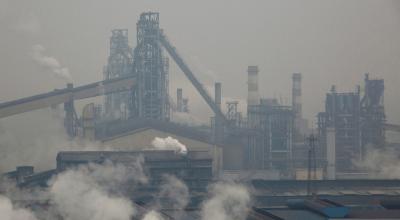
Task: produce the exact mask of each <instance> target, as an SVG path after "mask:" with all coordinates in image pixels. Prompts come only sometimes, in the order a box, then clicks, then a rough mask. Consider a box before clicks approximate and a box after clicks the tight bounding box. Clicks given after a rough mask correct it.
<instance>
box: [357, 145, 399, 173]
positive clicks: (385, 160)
mask: <svg viewBox="0 0 400 220" xmlns="http://www.w3.org/2000/svg"><path fill="white" fill-rule="evenodd" d="M399 158H400V154H399V152H398V151H396V150H395V149H380V150H378V149H372V148H370V149H368V150H367V153H366V155H365V157H364V160H363V161H362V162H357V161H355V162H354V164H355V165H356V166H358V167H360V168H364V169H366V170H367V171H368V174H369V175H370V177H373V178H385V179H400V160H399Z"/></svg>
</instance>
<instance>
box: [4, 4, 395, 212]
mask: <svg viewBox="0 0 400 220" xmlns="http://www.w3.org/2000/svg"><path fill="white" fill-rule="evenodd" d="M136 30H137V31H136V33H134V34H135V35H136V39H137V40H136V45H130V44H129V39H130V38H131V37H132V36H131V35H132V33H128V29H113V30H111V32H110V35H111V37H110V39H109V41H108V45H109V55H108V58H107V63H106V65H105V66H104V68H103V73H102V74H103V79H104V80H103V81H100V82H94V83H91V84H87V85H79V86H76V85H74V84H72V83H68V84H67V85H66V87H65V88H61V89H59V88H55V90H53V91H50V92H48V93H44V94H38V95H34V96H30V97H25V98H21V99H17V100H13V101H7V102H3V103H0V118H5V117H9V116H13V115H17V114H22V113H25V112H30V111H34V110H38V109H44V108H51V109H53V110H54V109H57V108H60V107H62V108H63V110H64V113H65V114H64V127H65V131H66V133H67V134H68V137H69V138H70V140H76V139H79V140H84V141H85V143H91V142H92V143H96V144H97V145H98V146H97V149H95V150H84V148H82V150H74V151H61V152H58V154H57V156H56V161H57V163H56V164H54V168H53V169H50V170H46V171H38V172H36V171H35V167H33V166H31V164H21V166H18V167H16V168H15V170H10V171H9V172H6V173H4V174H2V177H3V179H4V181H3V182H4V183H7V184H15V186H16V188H17V189H18V190H19V191H22V192H29V194H31V195H33V196H31V197H29V198H28V199H27V198H25V197H21V196H20V195H19V196H18V197H15V198H11V200H12V202H13V204H18V206H19V207H24V208H26V209H29V210H32V211H33V213H35V215H36V217H37V218H38V219H73V218H68V217H66V215H65V213H63V212H60V213H57V214H54V213H53V214H54V215H53V216H52V217H51V218H49V217H48V216H50V215H49V214H48V213H47V211H49V210H52V209H53V208H55V209H56V208H57V207H58V206H59V205H58V206H57V205H55V203H54V202H52V198H53V197H52V196H49V195H48V193H43V192H47V191H48V190H49V191H50V194H51V193H53V192H54V191H53V190H55V185H57V184H56V183H57V181H59V180H62V177H64V176H65V175H66V174H68V172H70V173H69V174H71V172H78V171H79V172H81V171H82V170H84V172H86V174H87V173H96V172H97V170H98V167H103V168H104V167H106V168H107V169H111V168H110V166H111V167H114V168H112V170H114V169H115V167H117V168H118V169H117V170H119V171H121V170H122V168H121V167H123V168H124V169H127V170H128V172H127V173H130V174H132V173H134V175H133V176H132V177H130V175H128V174H125V175H123V176H125V177H129V178H128V180H127V182H124V183H123V184H121V185H118V184H119V183H120V182H118V183H116V182H114V181H119V180H120V179H118V177H112V178H111V179H112V181H113V184H114V187H115V186H118V189H119V190H118V192H117V193H115V194H116V195H124V198H127V199H128V200H129V201H130V202H131V203H132V204H133V207H134V208H133V209H134V210H136V211H135V213H136V214H132V216H131V219H150V218H146V215H147V214H149V213H152V212H151V211H152V210H156V212H154V213H156V214H155V215H157V218H154V219H207V218H206V217H204V213H203V211H204V210H203V209H205V208H207V205H205V204H207V203H205V201H207V199H208V198H209V197H210V188H212V186H215V185H218V184H219V183H220V182H223V183H225V184H227V185H228V186H232V185H240V186H243V187H244V188H246V189H247V190H248V194H249V195H248V197H249V198H248V199H249V200H250V199H251V202H248V203H246V204H247V205H245V209H244V210H243V211H241V214H240V215H236V216H235V217H232V219H400V180H397V179H385V178H384V177H378V176H376V175H375V174H376V173H375V172H374V171H373V170H370V169H369V168H368V167H365V166H363V165H362V164H363V161H365V160H366V159H367V154H368V152H370V151H374V150H376V151H380V150H385V149H397V148H398V147H400V143H399V144H397V143H389V142H388V141H387V139H386V132H387V131H391V132H400V125H396V124H394V123H391V122H389V121H387V120H386V116H385V103H384V92H385V84H384V79H381V78H374V76H379V75H378V74H376V75H375V74H368V73H366V74H365V75H362V74H363V73H361V74H360V80H359V82H360V84H359V85H355V90H354V91H338V89H337V87H336V86H335V85H332V87H331V88H327V89H326V98H325V102H324V106H325V108H324V109H321V110H320V112H319V113H318V114H317V115H315V122H314V121H309V120H307V119H306V118H305V117H304V115H303V105H302V100H303V92H302V83H303V82H304V81H306V80H308V79H307V78H306V77H304V76H303V75H302V73H299V72H295V73H288V77H287V81H288V82H291V85H292V91H291V103H289V104H288V103H287V102H282V100H279V99H278V98H274V97H263V96H262V94H261V92H260V91H259V89H260V88H261V87H263V86H267V85H265V84H260V83H259V76H260V75H262V74H266V73H265V72H263V66H262V65H263V64H255V63H252V64H248V63H243V71H242V72H243V79H242V80H243V81H246V82H247V100H246V103H240V100H229V101H227V102H226V103H223V100H226V99H224V95H225V93H224V92H223V90H224V85H223V84H222V83H221V82H214V83H215V84H214V88H213V90H214V91H209V89H207V87H206V86H205V85H204V84H203V83H202V82H201V81H200V80H199V78H198V73H196V72H195V71H194V70H193V69H192V68H191V67H190V66H189V65H188V63H187V62H186V59H185V58H186V57H183V56H181V55H180V53H179V52H178V48H176V47H175V46H174V45H175V44H174V43H173V41H171V40H170V39H169V38H168V37H167V34H166V33H167V30H166V31H164V30H163V29H162V27H160V14H159V13H158V12H144V13H142V14H141V15H140V17H139V18H138V21H137V23H136ZM129 34H131V35H129ZM132 38H133V37H132ZM104 42H105V45H106V42H107V39H104ZM172 62H173V63H174V64H176V65H177V66H178V67H179V69H180V71H181V74H182V77H183V76H184V77H186V78H187V80H188V82H190V83H191V85H193V87H194V88H195V90H196V91H197V92H198V94H199V95H200V97H201V98H202V99H203V100H204V101H205V103H206V104H207V105H208V107H209V108H210V109H211V110H212V114H213V115H211V116H210V120H209V123H208V124H194V123H193V124H191V123H182V122H180V121H175V120H174V117H173V116H174V114H181V115H190V110H191V101H192V100H190V99H189V96H188V95H187V94H185V92H186V91H185V90H184V89H183V88H177V90H176V91H173V92H170V82H169V75H170V63H172ZM362 77H364V79H363V78H362ZM271 83H272V82H271ZM93 97H101V100H102V101H101V103H96V102H93V103H89V104H85V106H84V107H83V110H82V112H79V111H77V110H76V109H77V108H75V105H76V104H75V103H76V102H77V101H78V100H83V99H89V98H93ZM240 104H244V105H246V106H247V107H246V108H247V109H245V111H243V112H241V110H240V108H239V105H240ZM115 172H117V171H115ZM139 173H140V174H139ZM83 176H85V175H83ZM95 176H96V178H97V177H98V176H99V175H97V174H96V175H95ZM166 176H168V177H166ZM141 177H143V178H142V179H141ZM171 177H173V178H176V179H178V180H179V182H182V183H183V185H184V186H185V187H186V188H187V189H186V190H187V192H188V195H187V202H186V203H184V207H177V206H175V205H174V204H175V203H174V199H176V198H175V197H176V195H175V196H174V194H172V195H171V194H167V195H165V194H162V192H164V191H163V189H164V187H163V184H164V182H165V181H166V179H168V180H169V179H170V178H171ZM104 181H107V180H104V179H102V181H100V183H99V185H100V186H102V184H103V182H104ZM178 185H179V184H178ZM175 186H176V185H175ZM100 188H102V189H103V188H104V187H100ZM217 188H218V187H217ZM228 188H229V187H228ZM0 190H3V189H1V188H0ZM115 190H116V189H114V188H113V189H112V190H110V191H108V193H110V192H116V191H115ZM235 190H236V189H235ZM235 190H233V192H239V191H240V190H236V191H235ZM39 191H40V192H39ZM184 192H186V191H185V190H183V191H179V193H178V194H179V195H182V194H184ZM211 194H212V193H211ZM229 195H230V194H229ZM230 196H232V195H230ZM229 198H230V197H229ZM79 202H80V201H76V203H79ZM177 204H180V203H177ZM233 205H238V204H233ZM0 210H1V209H0ZM202 210H203V211H202ZM76 211H77V212H79V210H76ZM99 211H100V210H99ZM0 215H1V214H0ZM46 216H47V217H46ZM55 216H56V217H55ZM99 219H102V218H99ZM110 219H120V218H110ZM121 219H123V218H121ZM209 219H210V218H209Z"/></svg>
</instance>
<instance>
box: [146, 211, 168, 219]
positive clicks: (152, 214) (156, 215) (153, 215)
mask: <svg viewBox="0 0 400 220" xmlns="http://www.w3.org/2000/svg"><path fill="white" fill-rule="evenodd" d="M143 220H164V218H163V217H162V216H161V215H160V213H158V212H156V211H154V210H151V211H150V212H148V213H147V214H146V215H145V216H144V217H143Z"/></svg>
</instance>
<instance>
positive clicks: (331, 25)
mask: <svg viewBox="0 0 400 220" xmlns="http://www.w3.org/2000/svg"><path fill="white" fill-rule="evenodd" d="M149 10H155V11H159V12H160V16H161V26H162V28H164V29H165V32H166V33H167V35H168V36H169V38H170V39H171V41H173V43H174V44H175V46H176V47H177V48H178V50H179V51H180V53H181V54H183V55H184V58H185V59H186V60H188V62H189V65H191V66H192V67H193V69H195V70H196V74H197V75H198V76H199V78H200V79H201V80H202V81H203V82H204V83H206V84H210V83H211V82H212V80H213V79H214V78H215V79H216V80H218V81H221V82H222V83H223V94H224V95H225V96H227V97H237V98H241V99H244V98H245V97H246V90H247V88H246V68H247V65H259V68H260V70H261V71H260V86H259V87H260V90H261V95H262V96H264V97H274V96H275V97H277V98H279V97H283V100H286V98H287V99H288V101H290V93H291V92H290V88H291V74H292V73H293V72H301V73H303V79H304V80H303V88H304V90H303V91H304V92H303V95H304V96H303V101H304V105H303V106H304V107H303V108H304V112H305V116H306V117H307V118H309V119H314V116H315V115H316V113H317V112H318V111H321V110H323V107H324V102H323V100H324V97H325V93H326V92H327V91H328V90H329V88H330V85H331V84H336V85H337V86H338V89H339V90H354V88H355V87H354V86H355V85H356V84H358V83H362V80H363V74H364V73H365V72H370V73H371V74H372V76H373V77H382V78H384V79H385V83H386V94H385V95H386V97H385V102H386V107H387V114H388V117H389V120H392V121H393V122H396V123H400V104H399V103H398V100H399V99H398V95H397V94H398V93H399V91H400V89H399V85H400V73H399V70H400V62H399V61H400V59H399V58H400V44H399V43H398V40H399V39H400V2H399V1H395V0H394V1H391V0H374V1H372V0H336V1H320V0H305V1H294V0H293V1H282V0H276V1H271V0H250V1H240V0H229V1H228V0H225V1H222V0H221V1H217V0H201V1H188V0H167V1H166V0H158V1H149V0H143V1H137V0H113V1H109V0H107V1H106V0H68V1H61V0H35V1H32V0H18V1H16V0H0V29H1V30H2V31H1V35H0V76H1V80H0V101H5V100H10V99H14V98H19V97H23V96H28V95H32V94H35V93H39V92H46V91H49V90H52V89H54V88H60V87H63V86H64V84H65V82H64V81H62V80H60V79H59V78H56V77H54V76H53V75H52V74H51V73H50V72H48V71H45V70H43V69H42V68H41V67H40V66H38V65H37V64H36V63H35V62H34V61H33V60H32V58H31V55H30V53H31V48H32V46H33V45H35V44H41V45H43V46H44V47H45V48H47V50H46V53H48V54H49V55H51V56H54V57H56V58H57V59H58V60H59V61H60V63H61V64H62V65H63V66H65V67H68V68H69V70H70V73H71V75H72V78H73V81H74V83H75V84H76V85H80V84H85V83H90V82H94V81H98V80H101V79H102V68H103V65H104V64H105V62H106V59H107V53H108V41H109V37H110V31H111V29H113V28H129V31H130V32H129V34H130V40H131V45H135V44H136V42H135V35H136V33H135V26H136V21H137V19H138V16H139V14H140V13H141V12H143V11H149ZM212 75H214V76H212ZM177 86H181V87H184V89H186V92H188V93H189V94H191V100H190V102H191V103H192V106H191V107H192V109H193V112H194V113H196V114H201V113H202V112H204V110H205V109H207V106H206V105H205V104H204V103H203V102H202V101H201V100H200V98H199V96H198V95H193V94H195V93H194V91H193V90H192V89H191V88H190V86H188V85H187V81H186V79H185V78H184V77H183V74H182V73H181V72H180V71H179V70H178V69H177V68H176V66H174V65H172V67H171V90H172V92H173V94H175V92H174V89H175V88H176V87H177ZM189 88H190V89H189ZM188 89H189V91H187V90H188ZM184 92H185V91H184ZM203 117H204V115H203Z"/></svg>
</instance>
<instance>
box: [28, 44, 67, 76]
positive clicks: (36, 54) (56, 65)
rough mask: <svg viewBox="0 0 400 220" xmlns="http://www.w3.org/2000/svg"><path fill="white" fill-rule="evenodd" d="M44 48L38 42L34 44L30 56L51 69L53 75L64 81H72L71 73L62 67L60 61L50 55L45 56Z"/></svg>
mask: <svg viewBox="0 0 400 220" xmlns="http://www.w3.org/2000/svg"><path fill="white" fill-rule="evenodd" d="M45 51H46V48H45V47H44V46H42V45H40V44H37V45H34V46H33V47H32V58H33V60H34V61H36V62H37V63H38V64H39V65H40V66H42V67H44V68H46V69H49V70H50V71H52V72H53V73H54V74H55V76H57V77H59V78H61V79H63V80H65V81H66V82H72V79H71V75H70V73H69V70H68V68H65V67H62V66H61V64H60V62H59V61H58V60H57V59H56V58H54V57H51V56H46V55H44V54H43V53H44V52H45Z"/></svg>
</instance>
